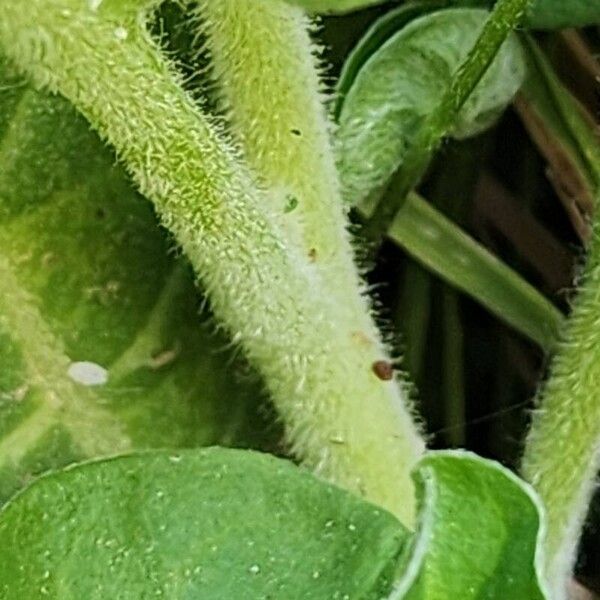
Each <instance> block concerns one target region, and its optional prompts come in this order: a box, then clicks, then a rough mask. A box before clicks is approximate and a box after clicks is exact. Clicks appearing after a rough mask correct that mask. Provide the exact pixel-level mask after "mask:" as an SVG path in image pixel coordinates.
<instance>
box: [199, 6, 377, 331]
mask: <svg viewBox="0 0 600 600" xmlns="http://www.w3.org/2000/svg"><path fill="white" fill-rule="evenodd" d="M198 8H199V16H200V21H201V24H202V25H201V26H202V29H203V31H204V33H205V34H206V38H207V45H208V48H209V50H210V55H211V65H212V68H213V72H214V75H215V80H216V83H217V90H218V92H219V96H220V101H221V106H222V108H223V110H224V112H226V114H227V115H228V123H229V125H230V127H231V129H232V131H233V133H234V135H235V138H236V139H237V140H238V141H239V142H240V144H241V146H242V150H243V152H244V156H245V158H246V161H247V162H248V164H249V165H250V167H251V168H252V169H253V170H254V171H255V172H256V174H257V175H258V176H259V178H260V180H261V183H262V184H263V185H264V186H265V187H266V188H267V189H268V190H269V191H270V193H269V194H268V196H267V197H266V198H265V201H266V202H267V203H268V207H269V209H270V210H271V211H272V212H273V214H275V215H276V216H278V217H279V219H280V221H281V224H282V227H283V229H284V230H285V234H286V237H287V238H288V239H294V240H297V241H298V242H299V244H300V245H301V246H303V248H304V250H303V251H304V254H305V256H306V259H307V265H312V267H311V269H312V270H313V271H315V272H317V273H319V274H320V275H321V276H322V278H323V279H324V280H326V281H327V280H331V281H329V283H331V285H330V288H331V290H332V292H333V293H334V295H336V300H335V301H338V300H339V299H344V303H343V304H340V305H339V308H340V309H343V308H345V307H346V305H347V303H348V302H350V303H352V302H353V301H354V300H355V299H359V298H360V294H359V285H360V284H359V278H358V276H357V272H356V267H355V266H354V262H353V259H352V250H351V247H350V242H349V236H348V233H347V231H346V215H345V209H344V206H343V202H342V197H341V189H340V183H339V177H338V173H337V169H336V166H335V159H334V155H333V150H332V147H331V138H330V135H329V130H330V123H329V122H328V119H327V114H326V110H325V104H324V97H323V94H322V93H321V91H320V90H321V88H322V87H323V86H322V84H321V82H320V79H319V73H318V69H317V65H316V62H317V61H316V49H315V48H314V47H313V45H312V42H311V39H310V36H309V27H310V22H309V21H308V19H307V18H306V16H305V14H304V12H303V11H302V10H300V9H298V8H295V7H291V6H288V5H287V4H286V3H285V2H282V1H281V0H261V2H256V0H201V1H200V3H199V6H198ZM249 82H251V84H249ZM290 200H293V204H292V205H291V206H292V208H291V209H290V204H289V201H290ZM336 292H337V294H336ZM365 308H366V305H365V302H363V301H361V302H360V306H357V307H353V310H354V311H355V312H358V313H359V319H360V320H361V321H363V322H362V323H361V324H360V325H359V328H361V329H362V328H364V327H365V323H364V321H365V319H364V316H365V315H366V310H365ZM369 335H370V336H371V335H373V333H372V332H369Z"/></svg>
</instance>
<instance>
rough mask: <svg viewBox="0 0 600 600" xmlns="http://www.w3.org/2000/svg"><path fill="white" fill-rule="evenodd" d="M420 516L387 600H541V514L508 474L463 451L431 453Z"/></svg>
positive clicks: (420, 474) (421, 484) (423, 469)
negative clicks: (404, 560) (399, 577)
mask: <svg viewBox="0 0 600 600" xmlns="http://www.w3.org/2000/svg"><path fill="white" fill-rule="evenodd" d="M415 482H416V484H417V490H418V496H419V503H420V514H419V522H418V530H417V533H416V534H415V536H414V538H413V540H412V544H411V548H410V550H409V552H408V553H407V554H406V556H407V559H406V562H405V564H404V565H403V568H402V571H403V575H402V577H401V579H400V581H399V582H398V583H397V585H396V590H395V592H394V593H392V594H391V595H390V596H389V600H446V599H448V598H453V599H454V598H460V599H461V600H484V599H485V600H506V599H507V598H514V599H515V600H517V599H518V600H542V599H543V598H547V597H548V596H547V593H546V592H545V591H544V588H545V583H544V582H543V581H541V578H540V576H539V572H540V566H541V556H540V554H539V549H538V548H539V547H540V544H539V539H538V538H541V535H542V533H543V528H542V509H541V507H540V502H539V500H538V499H537V497H536V495H535V494H534V492H533V490H532V489H531V488H530V487H529V486H528V485H527V484H526V483H524V482H522V481H521V480H520V479H519V478H518V477H517V476H516V475H513V474H512V473H511V472H510V471H509V470H508V469H505V468H504V467H502V466H501V465H499V464H498V463H495V462H492V461H488V460H484V459H482V458H480V457H478V456H476V455H473V454H469V453H467V452H463V451H445V452H433V453H430V454H429V455H428V456H426V457H425V458H424V459H423V460H422V461H421V463H420V464H419V467H418V469H417V471H416V473H415Z"/></svg>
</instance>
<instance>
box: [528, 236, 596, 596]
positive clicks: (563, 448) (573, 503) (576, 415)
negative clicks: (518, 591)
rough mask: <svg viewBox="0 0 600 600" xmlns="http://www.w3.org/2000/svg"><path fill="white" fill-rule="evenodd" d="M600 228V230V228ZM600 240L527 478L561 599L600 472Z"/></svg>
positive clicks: (538, 426) (547, 394) (538, 415)
mask: <svg viewBox="0 0 600 600" xmlns="http://www.w3.org/2000/svg"><path fill="white" fill-rule="evenodd" d="M597 226H598V224H596V227H597ZM598 315H600V240H599V239H598V231H597V230H596V235H595V237H594V241H593V242H592V247H591V252H590V256H589V259H588V265H587V268H586V271H585V276H584V279H583V284H582V286H581V290H580V293H579V296H578V298H577V300H576V302H575V306H574V308H573V314H572V316H571V318H570V319H569V321H568V325H567V327H566V328H565V331H564V335H563V341H562V343H561V344H560V348H559V352H558V353H557V355H556V357H555V359H554V361H553V364H552V369H551V375H550V378H549V380H548V382H547V383H546V385H545V386H544V387H543V389H542V390H541V391H540V393H539V395H538V398H537V405H538V406H539V408H538V410H537V411H536V412H535V413H534V416H533V423H532V427H531V431H530V432H529V436H528V439H527V443H526V448H525V455H524V458H523V465H522V471H523V475H524V476H525V478H526V479H527V480H529V481H530V482H531V483H532V484H533V486H534V487H535V488H536V489H537V491H538V492H539V494H540V496H541V498H542V500H543V502H544V504H545V506H546V512H547V523H548V529H547V533H546V547H545V550H546V568H547V577H548V579H549V580H550V582H551V584H552V587H553V589H554V590H555V592H556V594H557V598H563V597H564V594H565V586H566V585H567V582H568V580H569V578H570V575H571V571H572V568H573V565H574V561H575V557H576V551H577V545H578V541H579V537H580V534H581V529H582V526H583V522H584V520H585V517H586V515H587V511H588V507H589V502H590V499H591V496H592V493H593V491H594V489H595V487H596V476H597V473H598V470H599V469H600V453H599V450H600V397H599V387H598V382H599V381H600V326H599V321H598Z"/></svg>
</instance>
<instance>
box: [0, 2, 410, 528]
mask: <svg viewBox="0 0 600 600" xmlns="http://www.w3.org/2000/svg"><path fill="white" fill-rule="evenodd" d="M83 4H84V3H82V2H79V1H78V0H30V1H29V2H27V3H26V4H21V3H19V6H15V3H14V2H13V0H0V44H1V45H2V47H3V50H4V52H6V53H7V54H8V55H9V56H10V57H11V58H12V59H13V60H14V61H15V62H16V63H17V64H18V66H19V67H20V68H21V69H23V70H24V71H26V72H28V73H29V74H30V75H31V76H32V77H33V78H34V80H35V81H37V82H38V83H41V84H45V85H49V86H50V87H51V88H52V89H55V90H57V91H60V93H62V94H63V95H64V96H66V97H67V98H68V99H70V100H71V101H72V102H73V103H74V105H75V106H77V107H78V109H79V110H80V111H81V112H82V113H83V114H85V115H86V116H87V118H88V119H89V120H90V122H91V123H92V124H93V125H94V126H95V127H96V128H97V129H98V130H99V131H100V133H101V134H102V135H103V136H104V137H105V138H106V139H107V140H108V141H110V142H111V143H112V144H113V146H114V147H115V148H116V150H117V151H118V153H119V155H120V157H121V159H122V160H123V161H124V163H125V164H126V166H127V167H128V169H129V171H130V173H131V174H132V176H133V178H134V179H135V181H136V182H137V183H138V185H139V187H140V189H141V191H142V192H143V193H144V194H145V195H147V196H148V197H149V198H150V199H151V200H153V202H154V204H155V206H156V209H157V211H158V213H159V214H160V215H161V217H162V220H163V222H164V224H165V225H166V226H167V227H169V228H170V229H171V231H172V232H173V233H174V235H175V237H176V239H177V240H178V241H179V243H180V244H181V246H182V248H183V250H184V251H185V252H186V254H187V255H188V257H189V258H190V260H191V261H192V263H193V265H194V266H195V268H196V270H197V272H198V273H199V275H200V276H201V277H202V279H203V282H204V284H205V286H206V288H207V290H208V292H209V295H210V297H211V300H212V303H213V307H214V310H215V313H216V315H217V317H218V318H220V320H222V321H223V323H225V324H226V326H227V327H228V329H229V331H230V332H231V334H232V335H233V337H234V339H235V340H237V341H239V342H240V343H241V344H242V345H243V347H244V348H245V350H246V352H247V354H248V356H249V358H250V359H251V360H252V361H253V362H254V364H255V365H256V366H257V367H258V368H259V369H260V370H261V372H262V373H263V375H264V376H265V380H266V382H267V385H268V386H269V389H270V391H271V393H272V395H273V398H274V401H275V403H276V405H277V407H278V410H279V412H280V413H281V415H282V417H283V419H284V422H285V423H286V426H287V432H288V437H289V440H290V443H291V446H292V449H293V450H294V451H295V452H296V453H297V454H298V456H300V457H302V458H303V459H304V462H305V463H306V464H307V465H308V466H309V467H311V468H312V469H314V470H315V471H316V472H318V473H321V474H322V475H323V476H324V477H326V478H328V479H330V480H333V481H335V482H337V483H338V484H341V485H343V486H345V487H347V488H349V489H352V490H354V491H356V492H358V493H361V494H363V495H364V496H366V497H367V498H369V499H371V500H372V501H375V502H378V503H379V504H381V505H382V506H384V507H386V508H389V509H390V510H392V511H393V512H394V513H395V514H396V515H398V517H399V518H400V519H401V520H402V521H404V522H405V523H410V522H411V521H412V518H413V511H414V506H413V503H414V500H413V492H412V484H411V482H410V479H409V475H408V473H409V470H410V467H411V466H412V464H413V463H414V461H415V457H416V456H417V455H418V454H419V453H420V452H421V450H422V442H421V440H420V437H419V436H418V434H417V433H416V431H415V428H414V425H413V423H412V420H411V418H410V415H409V414H408V412H407V409H406V407H405V405H404V404H403V402H402V398H401V396H400V395H399V394H398V391H397V387H396V384H395V383H394V382H393V381H383V380H381V379H379V378H378V377H376V375H375V373H374V372H373V369H372V365H373V363H374V362H375V361H377V360H382V356H381V351H380V348H379V347H378V346H377V345H375V344H373V343H372V341H371V340H370V339H365V338H364V337H363V334H362V332H361V331H354V330H353V328H352V327H353V324H350V323H348V322H347V320H346V318H345V314H344V312H338V311H336V310H335V309H334V307H333V306H332V304H331V303H330V302H329V301H328V300H326V299H323V290H322V289H321V288H320V282H319V278H315V277H314V275H313V274H312V273H311V272H310V269H308V268H307V266H306V260H305V256H304V253H303V251H302V249H300V248H297V247H296V246H295V245H293V244H292V243H290V242H289V241H288V240H287V239H286V238H285V237H284V236H283V235H282V232H281V228H280V226H279V220H278V219H277V218H276V217H274V216H273V214H272V212H271V211H270V210H268V209H267V206H266V201H265V198H264V195H263V194H261V193H259V192H258V191H257V190H256V186H255V185H254V183H253V181H252V178H251V176H250V175H249V174H248V173H247V172H246V170H245V169H244V168H243V167H242V166H241V165H240V164H239V162H238V161H237V159H236V154H235V151H234V150H232V149H231V148H229V147H228V146H227V145H226V144H225V143H224V142H223V140H222V139H221V137H220V136H219V134H218V130H217V128H216V127H214V126H213V124H212V123H211V122H210V120H208V119H207V118H206V117H205V116H204V115H203V114H202V113H201V111H200V110H199V108H198V107H197V106H196V105H195V104H194V103H193V101H192V99H191V98H190V97H189V96H188V95H187V94H186V93H185V92H184V91H183V89H182V87H181V85H179V82H178V80H177V78H176V77H175V76H174V74H173V70H172V68H171V66H170V65H169V64H168V62H167V61H166V60H165V59H164V58H163V57H162V55H161V53H160V51H159V49H158V48H157V47H156V46H155V45H154V43H153V42H152V41H151V39H150V37H149V35H148V33H147V32H146V31H145V29H144V28H143V27H142V26H141V19H140V18H138V17H136V18H131V17H130V15H129V14H127V16H121V17H120V16H119V14H118V12H117V13H115V12H114V10H112V11H107V12H104V9H103V5H100V7H99V8H98V9H97V10H94V9H93V8H92V7H89V8H88V7H87V3H85V7H84V6H82V5H83ZM108 6H109V8H110V7H111V6H112V7H114V6H115V5H114V4H112V3H109V4H108ZM383 360H385V357H383Z"/></svg>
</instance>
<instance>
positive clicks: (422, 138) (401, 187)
mask: <svg viewBox="0 0 600 600" xmlns="http://www.w3.org/2000/svg"><path fill="white" fill-rule="evenodd" d="M531 3H532V0H498V2H497V3H496V6H495V7H494V10H493V12H492V14H491V15H490V17H489V19H488V20H487V22H486V24H485V26H484V28H483V31H482V32H481V35H480V36H479V39H478V40H477V42H476V43H475V46H474V47H473V49H472V50H471V52H470V53H469V56H468V57H467V58H466V60H465V62H464V63H463V64H462V65H461V67H460V68H459V69H458V71H457V72H456V74H455V75H454V78H453V80H452V83H451V85H450V87H449V88H448V90H447V91H446V92H445V94H444V96H443V97H442V99H441V101H440V103H439V105H438V106H437V108H436V110H435V111H433V112H432V113H431V115H430V116H429V117H428V118H427V120H426V122H425V123H424V125H423V126H422V128H421V129H420V130H419V133H418V134H417V136H416V139H415V141H414V143H413V144H411V148H410V150H409V152H408V153H407V155H406V158H405V160H404V163H403V165H402V170H401V172H400V173H399V174H398V176H397V177H395V178H394V182H393V185H394V193H393V196H391V197H390V196H389V195H388V197H386V201H385V202H380V203H379V204H378V206H377V208H376V209H375V212H374V213H373V215H372V217H371V219H370V220H369V223H368V225H367V227H366V230H365V232H366V234H367V235H368V236H369V237H370V238H372V239H374V240H375V241H379V240H381V238H382V237H383V236H384V235H385V232H386V231H387V228H388V227H389V225H390V223H391V222H392V221H393V220H394V216H395V215H396V213H397V212H398V210H400V208H401V206H402V204H403V203H404V201H405V200H406V197H407V195H408V193H409V192H410V191H411V190H412V189H413V188H414V187H415V186H416V185H417V184H418V183H419V181H420V180H421V178H422V177H423V175H424V174H425V171H426V170H427V167H428V166H429V162H430V160H431V157H432V156H433V155H434V153H435V152H436V151H437V150H438V149H439V147H440V146H441V144H442V142H443V140H444V138H445V137H446V136H447V135H448V133H449V132H450V130H451V129H452V127H453V125H454V123H455V122H456V118H457V116H458V114H459V112H460V110H461V109H462V107H463V106H464V104H465V103H466V101H467V100H468V99H469V97H470V96H471V93H472V92H473V90H474V89H475V88H476V87H477V84H478V83H479V82H480V81H481V79H482V77H483V76H484V75H485V73H486V72H487V70H488V68H489V66H490V65H491V64H492V62H493V61H494V58H495V57H496V55H497V54H498V52H499V50H500V48H501V47H502V45H503V44H504V42H505V41H506V39H507V38H508V36H509V35H510V34H511V33H512V32H513V31H514V30H515V29H516V28H517V27H518V26H519V24H520V23H521V21H522V20H523V18H524V16H525V13H526V11H527V9H528V8H529V6H530V4H531ZM392 198H394V200H392Z"/></svg>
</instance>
